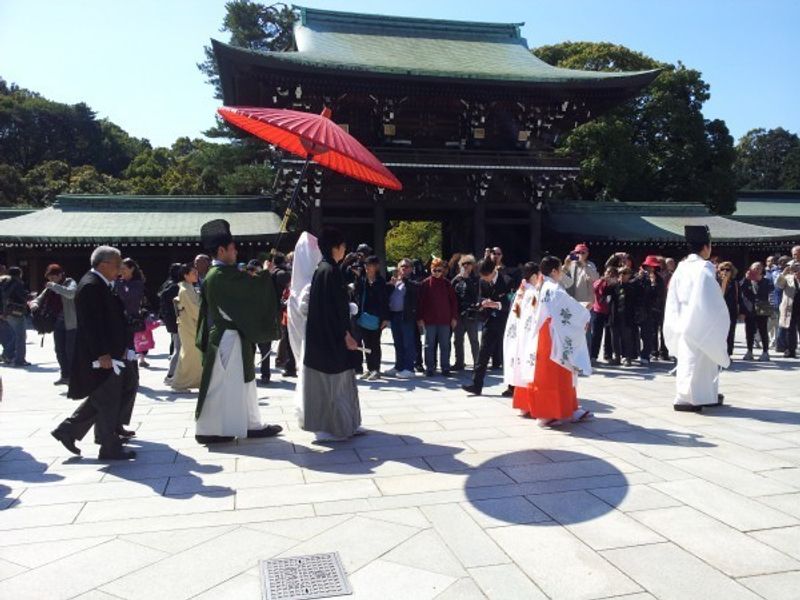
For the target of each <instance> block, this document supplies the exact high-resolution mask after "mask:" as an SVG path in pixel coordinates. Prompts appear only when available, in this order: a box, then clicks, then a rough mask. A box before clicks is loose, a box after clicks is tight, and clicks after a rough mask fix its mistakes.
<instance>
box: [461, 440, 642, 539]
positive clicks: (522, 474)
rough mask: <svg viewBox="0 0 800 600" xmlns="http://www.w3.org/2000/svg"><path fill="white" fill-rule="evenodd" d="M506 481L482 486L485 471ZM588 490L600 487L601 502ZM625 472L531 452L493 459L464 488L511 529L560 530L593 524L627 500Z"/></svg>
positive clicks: (574, 456)
mask: <svg viewBox="0 0 800 600" xmlns="http://www.w3.org/2000/svg"><path fill="white" fill-rule="evenodd" d="M488 469H491V470H494V471H499V472H500V473H502V474H503V475H505V476H506V477H507V478H508V481H509V482H508V483H507V484H504V485H494V486H488V487H487V486H482V485H480V483H481V482H480V479H479V478H480V477H481V476H482V473H485V472H486V470H488ZM589 488H603V489H602V490H601V492H602V499H601V498H599V497H598V496H597V495H593V494H590V493H589V492H588V491H587V489H589ZM628 489H629V483H628V479H627V477H626V476H625V474H624V473H622V472H621V471H620V470H619V469H618V468H617V467H616V466H615V465H613V464H611V463H610V462H608V461H606V460H604V459H602V458H598V457H595V456H591V455H588V454H583V453H581V452H573V451H569V450H554V449H544V448H543V449H539V450H537V449H531V450H521V451H518V452H510V453H507V454H502V455H500V456H496V457H494V458H491V459H489V460H487V461H486V462H484V463H482V464H481V465H480V466H479V467H478V469H476V470H474V471H472V472H471V473H470V475H469V477H468V478H467V481H466V484H465V492H466V496H467V500H468V501H469V503H470V504H471V505H472V506H473V507H474V508H475V509H477V510H478V511H480V512H481V513H483V514H484V515H486V516H487V517H490V518H492V519H494V520H497V521H501V522H504V523H510V524H519V525H532V526H533V525H535V526H561V525H570V524H575V523H583V522H586V521H591V520H592V519H596V518H598V517H602V516H603V515H605V514H607V513H609V512H611V511H613V510H614V509H615V508H616V507H617V506H619V505H620V504H621V503H622V501H623V500H624V499H625V497H626V496H627V495H628Z"/></svg>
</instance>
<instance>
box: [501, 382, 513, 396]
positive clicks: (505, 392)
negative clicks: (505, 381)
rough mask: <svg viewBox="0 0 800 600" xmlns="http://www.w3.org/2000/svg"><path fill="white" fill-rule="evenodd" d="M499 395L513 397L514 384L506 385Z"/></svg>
mask: <svg viewBox="0 0 800 600" xmlns="http://www.w3.org/2000/svg"><path fill="white" fill-rule="evenodd" d="M500 395H501V396H502V397H503V398H513V397H514V386H513V385H510V386H508V387H507V388H506V389H505V390H503V393H502V394H500Z"/></svg>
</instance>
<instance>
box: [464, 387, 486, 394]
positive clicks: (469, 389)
mask: <svg viewBox="0 0 800 600" xmlns="http://www.w3.org/2000/svg"><path fill="white" fill-rule="evenodd" d="M461 389H462V390H464V391H465V392H467V393H468V394H472V395H473V396H480V395H481V392H482V391H483V390H481V389H479V388H478V387H477V386H475V385H462V386H461Z"/></svg>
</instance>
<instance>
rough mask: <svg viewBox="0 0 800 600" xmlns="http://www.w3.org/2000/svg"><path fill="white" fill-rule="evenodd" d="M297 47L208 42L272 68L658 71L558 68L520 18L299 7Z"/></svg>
mask: <svg viewBox="0 0 800 600" xmlns="http://www.w3.org/2000/svg"><path fill="white" fill-rule="evenodd" d="M300 16H301V18H300V20H299V21H298V22H297V24H296V25H295V29H294V38H295V43H296V45H297V51H291V52H259V51H253V50H243V49H241V48H233V47H232V46H228V45H226V44H222V43H220V42H216V41H214V40H212V42H213V45H214V49H215V52H216V53H217V57H218V59H220V58H221V57H223V56H226V57H229V58H232V59H233V60H237V59H238V60H241V61H245V62H251V63H254V64H258V63H260V64H262V65H264V66H269V65H272V66H274V67H276V68H291V67H292V66H295V67H310V68H316V69H325V70H340V71H346V72H350V73H359V72H363V73H379V74H384V75H398V76H403V77H409V76H411V77H423V78H428V77H430V78H440V79H442V78H443V79H467V80H484V81H499V82H517V83H528V84H542V85H548V84H558V85H561V86H564V85H567V86H570V85H572V86H586V87H634V88H636V87H641V86H643V85H646V84H647V83H649V82H650V81H652V80H653V79H654V78H655V77H656V75H658V70H652V71H637V72H631V73H606V72H597V71H578V70H572V69H561V68H557V67H553V66H551V65H548V64H547V63H545V62H544V61H542V60H540V59H538V58H537V57H535V56H534V55H533V54H532V53H531V52H530V50H529V49H528V44H527V42H526V41H525V39H524V38H523V37H522V36H521V35H520V29H519V28H520V26H521V25H522V23H473V22H463V21H440V20H431V19H416V18H408V17H389V16H381V15H364V14H359V13H342V12H334V11H326V10H317V9H311V8H300Z"/></svg>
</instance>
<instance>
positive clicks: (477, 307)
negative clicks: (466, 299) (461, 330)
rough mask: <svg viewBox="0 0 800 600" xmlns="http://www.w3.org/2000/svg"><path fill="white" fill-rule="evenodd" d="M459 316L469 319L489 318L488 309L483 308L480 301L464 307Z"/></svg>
mask: <svg viewBox="0 0 800 600" xmlns="http://www.w3.org/2000/svg"><path fill="white" fill-rule="evenodd" d="M461 316H462V317H464V318H465V319H469V320H471V321H485V320H486V319H488V318H489V311H488V310H486V309H485V308H483V307H482V306H481V303H480V302H477V303H475V304H473V305H472V306H468V307H467V308H465V309H464V311H463V312H462V313H461Z"/></svg>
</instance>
